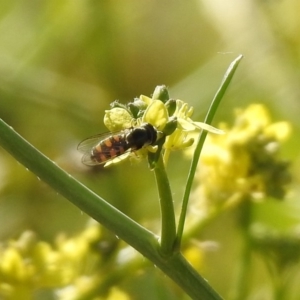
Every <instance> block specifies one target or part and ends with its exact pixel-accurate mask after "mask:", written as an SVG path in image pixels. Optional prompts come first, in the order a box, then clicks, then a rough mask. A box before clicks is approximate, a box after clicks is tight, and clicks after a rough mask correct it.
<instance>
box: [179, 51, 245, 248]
mask: <svg viewBox="0 0 300 300" xmlns="http://www.w3.org/2000/svg"><path fill="white" fill-rule="evenodd" d="M242 58H243V56H242V55H240V56H238V57H237V58H236V59H235V60H234V61H233V62H232V63H231V64H230V66H229V67H228V69H227V71H226V73H225V75H224V77H223V81H222V82H221V85H220V88H219V89H218V91H217V93H216V95H215V97H214V99H213V101H212V103H211V105H210V108H209V110H208V112H207V115H206V118H205V121H204V123H206V124H211V123H212V120H213V117H214V115H215V113H216V112H217V109H218V107H219V104H220V102H221V100H222V98H223V96H224V94H225V92H226V90H227V88H228V86H229V83H230V82H231V80H232V77H233V75H234V73H235V71H236V69H237V67H238V64H239V62H240V61H241V59H242ZM206 135H207V132H206V131H205V130H202V132H201V134H200V136H199V139H198V142H197V145H196V149H195V152H194V155H193V158H192V162H191V167H190V171H189V174H188V178H187V183H186V188H185V191H184V195H183V200H182V207H181V212H180V218H179V222H178V229H177V237H176V244H175V248H177V249H180V245H181V240H182V235H183V230H184V223H185V217H186V213H187V207H188V202H189V197H190V193H191V189H192V184H193V180H194V177H195V173H196V170H197V165H198V161H199V158H200V154H201V151H202V148H203V145H204V141H205V138H206Z"/></svg>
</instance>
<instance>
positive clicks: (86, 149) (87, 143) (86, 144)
mask: <svg viewBox="0 0 300 300" xmlns="http://www.w3.org/2000/svg"><path fill="white" fill-rule="evenodd" d="M111 135H112V133H111V132H106V133H100V134H96V135H94V136H90V137H88V138H86V139H84V140H83V141H81V142H80V143H79V144H78V146H77V150H78V151H80V152H81V153H84V154H87V153H89V154H90V153H91V151H92V149H93V148H94V147H95V146H97V145H98V144H99V143H100V142H101V141H103V140H105V139H106V138H108V137H110V136H111Z"/></svg>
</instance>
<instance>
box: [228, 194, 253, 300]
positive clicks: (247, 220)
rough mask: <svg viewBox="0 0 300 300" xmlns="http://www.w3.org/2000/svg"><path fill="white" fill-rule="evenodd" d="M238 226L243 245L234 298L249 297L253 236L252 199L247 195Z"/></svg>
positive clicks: (235, 299) (234, 284)
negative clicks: (250, 229)
mask: <svg viewBox="0 0 300 300" xmlns="http://www.w3.org/2000/svg"><path fill="white" fill-rule="evenodd" d="M239 213H240V215H239V224H238V228H239V229H240V231H241V238H242V245H241V253H240V257H239V259H238V260H237V270H236V274H235V280H234V283H233V288H232V291H231V297H230V299H232V300H243V299H246V298H247V294H248V286H249V277H250V272H249V270H250V266H251V249H252V245H251V237H250V233H249V227H250V224H251V200H250V199H249V198H248V197H245V198H244V199H243V201H242V203H241V205H240V210H239Z"/></svg>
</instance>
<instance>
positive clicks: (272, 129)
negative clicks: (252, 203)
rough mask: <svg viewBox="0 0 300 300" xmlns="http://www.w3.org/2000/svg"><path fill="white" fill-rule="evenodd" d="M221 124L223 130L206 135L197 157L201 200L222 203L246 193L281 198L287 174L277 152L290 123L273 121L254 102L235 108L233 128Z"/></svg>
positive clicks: (266, 112) (286, 134)
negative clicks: (221, 133)
mask: <svg viewBox="0 0 300 300" xmlns="http://www.w3.org/2000/svg"><path fill="white" fill-rule="evenodd" d="M221 128H222V129H223V130H224V131H225V132H226V134H225V135H210V136H208V137H207V139H206V142H205V145H204V148H203V150H202V154H201V157H200V165H199V167H198V174H197V180H198V182H199V183H200V187H199V189H200V191H198V192H200V194H201V196H200V198H201V199H204V202H205V204H204V203H203V204H204V205H205V206H207V205H210V206H211V205H218V204H220V205H222V204H224V202H225V201H230V200H232V201H235V200H237V199H241V198H243V197H245V196H248V197H250V198H251V199H263V198H266V197H274V198H278V199H281V198H283V197H284V195H285V187H286V184H287V183H288V182H289V181H290V174H289V170H288V163H287V162H285V161H282V160H280V158H279V157H278V152H279V148H280V143H281V142H282V141H283V140H285V139H287V138H288V136H289V134H290V132H291V126H290V124H289V123H287V122H277V123H272V122H271V118H270V116H269V113H268V111H267V109H266V108H265V107H264V106H263V105H259V104H253V105H250V106H249V107H248V108H246V109H245V110H237V111H236V119H235V123H234V125H233V127H232V128H228V126H227V125H226V124H222V125H221ZM198 195H199V194H198Z"/></svg>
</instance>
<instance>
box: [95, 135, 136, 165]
mask: <svg viewBox="0 0 300 300" xmlns="http://www.w3.org/2000/svg"><path fill="white" fill-rule="evenodd" d="M129 148H130V145H129V144H128V142H127V140H126V138H125V134H116V135H112V136H110V137H108V138H106V139H104V140H103V141H101V142H100V143H99V144H98V145H96V146H95V147H94V148H93V149H92V154H91V159H92V160H93V161H96V162H98V163H104V162H106V161H108V160H110V159H112V158H115V157H117V156H120V155H122V154H123V153H124V152H126V151H127V150H128V149H129Z"/></svg>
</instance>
